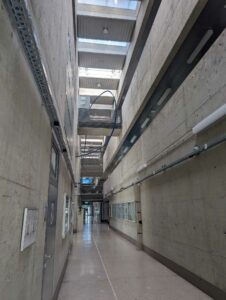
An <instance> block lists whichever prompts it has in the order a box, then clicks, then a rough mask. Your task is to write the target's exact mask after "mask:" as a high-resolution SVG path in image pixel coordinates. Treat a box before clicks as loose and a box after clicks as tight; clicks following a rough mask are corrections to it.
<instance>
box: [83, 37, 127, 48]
mask: <svg viewBox="0 0 226 300" xmlns="http://www.w3.org/2000/svg"><path fill="white" fill-rule="evenodd" d="M78 41H79V42H81V43H91V44H100V45H108V46H119V47H128V45H129V43H128V42H118V41H107V40H95V39H84V38H79V39H78Z"/></svg>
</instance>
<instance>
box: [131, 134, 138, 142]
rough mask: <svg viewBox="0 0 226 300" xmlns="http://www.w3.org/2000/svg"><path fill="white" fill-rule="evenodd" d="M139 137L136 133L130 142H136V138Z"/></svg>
mask: <svg viewBox="0 0 226 300" xmlns="http://www.w3.org/2000/svg"><path fill="white" fill-rule="evenodd" d="M136 139H137V135H134V136H133V137H132V138H131V140H130V143H131V144H132V143H133V142H135V140H136Z"/></svg>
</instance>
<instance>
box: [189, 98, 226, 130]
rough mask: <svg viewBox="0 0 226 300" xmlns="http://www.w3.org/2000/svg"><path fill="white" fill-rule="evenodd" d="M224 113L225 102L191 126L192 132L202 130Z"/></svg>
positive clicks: (225, 109) (225, 113) (225, 112)
mask: <svg viewBox="0 0 226 300" xmlns="http://www.w3.org/2000/svg"><path fill="white" fill-rule="evenodd" d="M225 115H226V104H224V105H222V106H221V107H220V108H218V109H217V110H215V111H214V112H213V113H212V114H210V115H209V116H208V117H206V118H205V119H203V120H202V121H201V122H199V123H198V124H197V125H196V126H195V127H193V128H192V132H193V134H197V133H199V132H201V131H202V130H204V129H206V128H207V127H209V126H210V125H212V124H214V123H215V122H216V121H218V120H219V119H221V118H222V117H224V116H225Z"/></svg>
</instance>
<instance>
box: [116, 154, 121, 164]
mask: <svg viewBox="0 0 226 300" xmlns="http://www.w3.org/2000/svg"><path fill="white" fill-rule="evenodd" d="M121 159H122V155H120V156H119V158H118V159H117V160H116V162H115V163H116V164H117V163H118V162H119V161H120V160H121Z"/></svg>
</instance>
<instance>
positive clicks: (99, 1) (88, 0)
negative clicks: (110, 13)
mask: <svg viewBox="0 0 226 300" xmlns="http://www.w3.org/2000/svg"><path fill="white" fill-rule="evenodd" d="M78 3H82V4H90V5H98V6H107V7H115V8H121V9H131V10H136V8H137V1H132V0H78Z"/></svg>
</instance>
